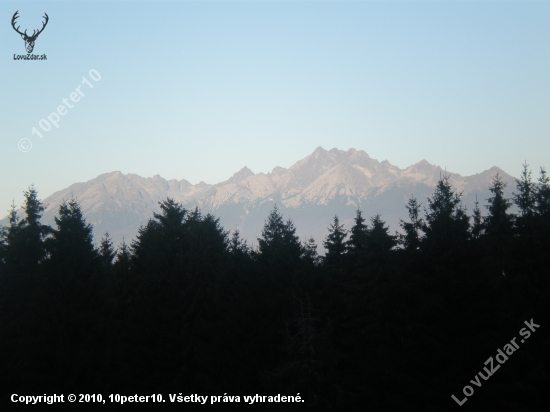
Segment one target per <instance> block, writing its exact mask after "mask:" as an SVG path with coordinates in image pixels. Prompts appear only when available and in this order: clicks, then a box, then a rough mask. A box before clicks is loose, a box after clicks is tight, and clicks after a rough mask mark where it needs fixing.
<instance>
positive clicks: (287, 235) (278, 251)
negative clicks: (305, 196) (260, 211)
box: [258, 205, 303, 269]
mask: <svg viewBox="0 0 550 412" xmlns="http://www.w3.org/2000/svg"><path fill="white" fill-rule="evenodd" d="M258 246H259V255H258V258H259V261H260V262H261V263H263V264H267V265H269V266H273V267H281V266H282V267H286V268H287V269H290V268H292V267H296V266H297V265H298V264H299V263H300V257H301V256H302V253H303V247H302V244H301V243H300V240H299V238H298V236H297V235H296V228H295V227H294V223H292V221H291V220H290V219H288V220H287V221H286V222H284V221H283V217H282V215H281V214H280V213H279V209H278V208H277V206H276V205H275V206H274V207H273V210H272V211H271V212H270V214H269V216H268V218H267V220H266V222H265V224H264V227H263V229H262V237H260V238H258Z"/></svg>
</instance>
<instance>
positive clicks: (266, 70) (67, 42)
mask: <svg viewBox="0 0 550 412" xmlns="http://www.w3.org/2000/svg"><path fill="white" fill-rule="evenodd" d="M16 10H19V15H20V17H19V20H18V24H20V25H21V28H22V29H25V28H28V31H29V32H31V33H32V31H33V29H35V28H39V27H41V21H42V16H43V13H44V12H46V13H48V15H49V17H50V21H49V23H48V26H47V27H46V29H45V30H44V32H43V33H42V34H40V36H39V37H38V39H37V41H36V45H35V50H34V52H33V53H34V54H38V55H40V54H43V53H45V54H46V55H47V58H48V59H47V61H19V60H17V61H15V60H14V59H13V55H14V54H25V49H24V42H23V40H22V39H21V38H20V36H19V35H18V34H17V33H15V31H14V30H13V29H12V27H11V24H10V21H11V18H12V16H13V13H15V11H16ZM0 22H1V24H0V38H1V42H0V61H1V64H0V90H1V94H0V99H1V112H0V113H1V114H0V116H1V117H0V118H1V120H2V122H1V124H2V131H1V138H0V153H2V161H1V163H0V176H1V180H0V214H2V216H4V215H5V214H4V213H3V212H2V211H6V210H7V209H8V208H9V205H10V204H11V200H12V199H15V202H16V204H18V205H21V203H22V192H23V190H25V189H26V188H27V187H28V185H29V184H31V183H35V185H36V186H37V188H38V190H39V194H40V196H41V197H42V198H45V197H46V196H48V195H50V194H51V193H53V192H54V191H57V190H60V189H62V188H64V187H67V186H68V185H70V184H71V183H74V182H78V181H86V180H89V179H92V178H94V177H96V176H97V175H99V174H101V173H106V172H111V171H114V170H120V171H122V172H123V173H129V172H131V173H136V174H139V175H141V176H153V175H155V174H160V175H161V176H163V177H165V178H167V179H172V178H176V179H182V178H184V179H187V180H189V181H191V182H192V183H198V182H199V181H200V180H204V181H206V182H208V183H217V182H219V181H222V180H225V179H227V178H229V177H230V176H231V175H232V174H233V173H234V172H236V171H238V170H239V169H240V168H241V167H243V166H245V165H246V166H248V167H250V168H251V169H252V170H253V171H254V172H269V171H271V170H272V168H273V167H275V166H283V167H288V166H290V165H291V164H292V163H294V162H295V161H297V160H299V159H301V158H303V157H305V156H306V155H308V154H310V153H311V152H312V151H313V150H314V149H315V148H316V147H317V146H323V147H324V148H326V149H331V148H333V147H337V148H339V149H344V150H347V149H349V148H352V147H353V148H356V149H362V150H365V151H366V152H367V153H368V154H369V155H370V156H371V157H373V158H375V159H378V160H380V161H382V160H384V159H387V160H388V161H389V162H390V163H392V164H395V165H397V166H399V167H401V168H404V167H407V166H409V165H411V164H413V163H416V162H418V161H419V160H421V159H423V158H425V159H426V160H428V161H429V162H430V163H433V164H436V165H440V166H442V167H447V170H449V171H452V172H458V173H461V174H463V175H469V174H474V173H477V172H481V171H483V170H485V169H488V168H490V167H491V166H494V165H496V166H499V167H501V168H502V169H504V170H505V171H506V172H508V173H510V174H513V175H516V176H517V175H519V172H520V170H521V164H522V163H523V162H524V160H527V162H528V163H529V164H530V165H531V166H532V168H533V169H534V172H535V173H534V174H535V175H536V174H537V173H536V171H537V170H538V168H539V166H544V167H546V168H547V169H548V168H549V166H550V162H549V159H550V156H549V154H550V139H549V138H550V114H549V113H550V2H547V1H544V2H529V1H516V2H507V1H486V2H485V1H418V2H417V1H402V2H393V1H388V2H382V1H373V2H369V1H300V2H296V1H219V2H215V1H211V2H201V1H194V2H175V1H173V2H162V1H143V2H117V1H99V2H92V1H89V2H86V1H78V2H77V1H72V2H68V1H55V2H53V1H52V2H48V1H40V2H27V1H23V2H22V1H19V2H10V1H2V2H1V3H0ZM90 69H95V70H97V71H98V72H99V73H100V74H101V80H100V81H98V82H93V80H91V79H90V77H89V74H88V73H89V71H90ZM83 77H86V78H87V79H88V80H89V81H90V82H91V83H92V84H93V86H94V88H93V89H90V88H89V87H88V86H86V85H83V86H82V87H81V91H82V92H83V93H84V94H85V96H84V97H82V99H81V100H80V101H79V102H78V103H74V107H73V108H72V109H69V110H68V113H67V114H66V115H65V116H63V117H61V120H60V121H59V128H57V129H56V128H52V130H50V131H49V132H43V131H42V130H41V129H40V128H39V126H38V122H39V121H40V120H41V119H44V118H46V117H47V116H48V115H49V114H50V113H51V112H54V111H55V110H56V109H57V106H58V105H60V104H61V100H62V99H63V98H69V95H70V94H71V92H74V90H75V88H76V87H78V86H79V85H81V84H82V78H83ZM69 101H70V100H69ZM33 127H36V128H37V129H38V130H40V131H41V132H42V134H43V138H39V137H37V136H36V135H32V134H31V130H32V128H33ZM22 138H28V139H30V140H31V142H32V145H33V147H32V149H31V150H30V151H29V152H26V153H23V152H21V151H20V150H19V149H18V142H19V140H20V139H22Z"/></svg>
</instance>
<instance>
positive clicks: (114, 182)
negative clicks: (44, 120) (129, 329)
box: [0, 147, 515, 250]
mask: <svg viewBox="0 0 550 412" xmlns="http://www.w3.org/2000/svg"><path fill="white" fill-rule="evenodd" d="M444 173H445V171H444V170H442V169H441V168H440V167H439V166H434V165H432V164H430V163H428V162H427V161H426V160H421V161H420V162H418V163H416V164H413V165H412V166H409V167H407V168H406V169H400V168H398V167H396V166H393V165H392V164H390V163H389V162H388V161H387V160H384V161H382V162H379V161H378V160H375V159H372V158H370V157H369V155H368V154H367V153H365V152H364V151H362V150H355V149H349V150H348V151H343V150H338V149H331V150H328V151H327V150H325V149H323V148H322V147H318V148H317V149H315V151H314V152H313V153H312V154H310V155H309V156H307V157H305V158H304V159H302V160H299V161H298V162H296V163H295V164H294V165H292V166H291V167H290V168H288V169H285V168H282V167H276V168H274V169H273V170H272V171H271V173H267V174H265V173H254V172H252V171H251V170H250V169H248V168H247V167H243V168H242V169H241V170H239V171H238V172H236V173H235V174H233V176H231V177H230V178H229V179H228V180H226V181H224V182H221V183H217V184H207V183H204V182H200V183H198V184H195V185H193V184H191V183H189V182H188V181H187V180H185V179H182V180H175V179H173V180H166V179H164V178H162V177H161V176H159V175H155V176H153V177H149V178H145V177H141V176H138V175H135V174H131V173H128V174H122V173H121V172H111V173H105V174H102V175H99V176H98V177H96V178H95V179H92V180H89V181H87V182H83V183H75V184H72V185H71V186H69V187H67V188H66V189H63V190H60V191H58V192H55V193H54V194H52V195H51V196H48V197H47V198H45V199H43V202H44V204H47V205H48V207H47V209H46V211H45V213H44V217H43V219H42V221H43V223H48V224H51V225H52V226H53V225H54V216H55V215H56V214H57V210H58V208H59V205H60V204H61V203H62V202H63V200H69V199H71V198H73V197H74V198H76V199H77V201H78V203H79V204H80V206H81V208H82V212H83V214H84V216H85V217H86V219H87V221H88V222H89V223H91V224H92V225H93V226H94V236H95V241H96V242H98V241H99V238H100V237H101V236H102V234H103V233H105V232H107V231H108V232H109V233H110V235H111V237H112V238H113V240H114V242H115V244H118V243H120V241H121V240H122V238H123V237H124V238H125V240H126V242H127V243H129V242H130V241H131V240H132V239H134V238H135V236H136V234H137V230H138V228H139V226H140V225H141V224H145V223H146V222H147V220H148V219H149V218H151V217H152V216H153V213H154V212H159V207H158V202H159V201H162V200H164V199H166V198H167V197H172V198H174V199H175V200H176V201H178V202H181V203H183V205H184V206H185V207H186V208H188V209H191V208H194V207H195V206H198V207H199V208H200V209H201V210H202V212H203V213H212V214H214V215H215V216H216V217H219V218H220V222H221V224H222V226H223V227H224V228H225V229H226V230H233V229H235V228H239V230H240V231H241V234H242V235H243V236H244V237H245V238H247V239H248V240H249V243H251V244H252V245H256V237H258V236H259V235H260V233H261V229H262V227H263V224H264V221H265V219H266V217H267V215H268V213H269V211H270V210H271V209H272V208H273V205H274V204H277V206H278V207H279V209H280V211H281V212H282V213H283V215H284V216H285V218H287V217H290V218H291V219H292V221H293V222H294V223H295V225H296V228H297V232H298V234H299V235H300V237H301V238H302V239H303V238H304V237H313V238H315V240H316V241H317V244H318V245H319V246H320V249H319V250H321V245H322V241H323V239H324V237H325V236H326V233H327V227H328V226H329V224H330V223H331V222H332V219H333V217H334V215H335V214H337V215H338V216H339V218H340V220H341V221H342V222H343V223H345V224H346V228H348V229H349V228H350V226H351V222H352V218H353V217H354V216H355V211H356V209H357V208H361V210H363V212H364V213H363V216H365V217H366V218H367V219H368V218H369V217H370V216H374V215H375V214H376V213H380V214H381V215H382V218H383V219H384V220H385V221H386V222H387V223H388V225H390V229H391V231H392V232H394V231H396V230H398V229H399V226H398V222H399V218H402V219H406V218H407V210H406V209H405V203H406V202H407V200H408V198H409V197H410V196H411V195H414V196H416V198H417V199H418V200H419V202H421V203H422V204H423V205H427V201H426V198H427V197H428V196H430V195H431V194H432V193H433V189H434V187H435V185H436V183H437V181H438V180H439V178H440V176H441V175H442V174H444ZM497 173H499V174H500V176H501V177H502V179H503V180H504V181H505V182H507V183H508V187H507V194H508V196H509V197H510V196H511V192H512V191H513V190H514V189H515V179H514V177H512V176H510V175H508V174H506V173H505V172H504V171H503V170H501V169H499V168H498V167H492V168H491V169H489V170H485V171H483V172H481V173H478V174H475V175H472V176H465V177H464V176H461V175H459V174H456V173H450V172H448V174H449V175H450V182H451V184H452V185H453V188H455V189H457V190H459V191H463V194H464V197H463V203H464V205H465V206H466V207H467V208H468V210H469V213H471V210H472V209H473V204H474V201H475V197H476V195H477V198H478V200H479V203H480V207H482V209H483V210H482V213H483V211H484V208H483V206H482V205H484V204H486V199H487V198H489V197H490V192H489V190H488V188H489V185H490V184H491V181H492V179H493V177H494V176H495V175H496V174H497ZM38 189H40V188H38ZM0 223H1V224H4V225H5V224H7V221H6V220H5V219H4V220H2V221H1V222H0Z"/></svg>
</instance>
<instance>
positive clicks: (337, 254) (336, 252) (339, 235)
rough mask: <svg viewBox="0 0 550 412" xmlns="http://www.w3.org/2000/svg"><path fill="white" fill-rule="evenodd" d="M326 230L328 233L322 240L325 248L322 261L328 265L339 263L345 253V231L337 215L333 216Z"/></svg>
mask: <svg viewBox="0 0 550 412" xmlns="http://www.w3.org/2000/svg"><path fill="white" fill-rule="evenodd" d="M328 230H329V233H328V235H327V237H326V238H325V241H324V242H323V245H324V247H325V249H326V252H325V259H324V261H325V263H326V264H327V265H329V266H336V265H340V264H341V263H342V262H343V260H344V254H345V253H346V237H347V235H348V234H347V231H346V230H344V225H343V224H342V225H341V224H340V220H339V219H338V216H334V221H333V222H332V224H331V225H330V227H329V228H328Z"/></svg>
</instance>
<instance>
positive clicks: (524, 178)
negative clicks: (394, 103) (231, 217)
mask: <svg viewBox="0 0 550 412" xmlns="http://www.w3.org/2000/svg"><path fill="white" fill-rule="evenodd" d="M505 186H506V185H505V183H504V182H503V181H502V179H501V178H500V177H499V176H498V175H497V176H496V177H495V178H494V180H493V182H492V184H491V187H490V188H489V189H490V192H491V197H490V198H489V199H486V204H485V205H484V206H485V207H486V209H487V213H486V215H482V213H481V209H480V205H479V203H478V202H477V201H476V204H475V208H474V210H473V211H472V214H471V215H470V214H468V211H467V210H466V208H465V207H464V205H463V204H462V201H461V197H462V194H461V193H459V192H457V191H456V190H454V189H453V187H452V185H451V184H450V182H449V177H448V176H443V177H442V178H441V179H440V180H439V182H438V183H437V186H436V188H435V190H434V192H433V194H432V195H431V196H430V197H429V198H427V199H426V200H425V201H424V202H420V201H419V200H418V199H416V198H414V197H411V198H410V199H409V200H408V202H407V203H406V205H405V209H404V211H407V212H408V218H407V219H406V220H401V221H400V227H401V229H402V230H401V232H400V233H397V232H395V233H393V234H392V233H391V232H390V229H389V228H388V227H387V225H386V223H385V222H384V220H383V219H382V216H381V215H379V214H378V215H376V216H374V217H372V218H370V222H367V220H366V219H365V218H364V217H363V215H362V212H361V211H360V210H357V212H356V216H355V218H354V220H353V224H352V226H351V227H350V228H349V230H348V229H346V228H345V226H344V225H343V224H341V223H340V220H339V218H338V216H335V217H334V220H333V222H332V223H331V224H330V226H329V228H328V229H329V232H328V235H327V236H326V238H325V239H324V241H323V246H324V249H325V251H326V253H325V255H324V256H319V254H318V252H317V245H316V243H315V240H314V239H307V240H305V241H300V239H299V237H298V236H297V235H296V228H295V226H294V223H293V222H292V221H291V220H290V219H287V220H285V219H284V218H283V216H282V214H281V213H280V211H279V210H278V209H277V207H276V206H275V207H274V208H273V209H272V211H271V212H270V214H269V216H268V217H267V219H266V221H265V225H264V227H263V230H262V232H261V236H260V238H258V239H257V245H254V246H252V245H249V244H248V243H247V241H245V240H243V239H242V238H241V237H240V234H239V231H238V230H235V231H233V232H232V233H231V232H228V231H225V230H224V229H223V228H222V227H221V226H220V224H219V219H217V218H216V217H215V216H213V215H211V214H206V215H205V214H203V213H202V212H201V211H200V209H198V208H195V209H193V210H187V209H185V208H184V207H183V206H182V205H181V204H178V203H177V202H175V201H174V200H173V199H170V198H168V199H166V200H165V201H163V202H160V212H159V213H155V214H154V217H153V218H152V219H150V220H149V221H148V222H147V224H146V225H145V226H142V227H141V228H140V229H139V231H138V235H137V237H136V239H134V240H133V241H132V242H131V243H130V244H126V243H125V242H124V241H123V242H122V244H121V245H119V246H118V247H117V248H115V246H114V245H113V243H112V240H111V239H110V237H109V235H108V234H106V235H105V236H104V237H103V238H102V239H101V241H100V242H99V245H95V244H94V242H93V237H92V229H93V228H92V226H91V225H90V224H88V223H87V222H86V220H85V219H84V217H83V215H82V211H81V209H80V206H79V204H78V203H77V202H76V200H74V199H73V200H69V201H67V202H64V203H63V204H61V205H60V206H59V211H58V215H57V216H56V217H55V227H50V226H48V225H43V224H42V223H41V222H40V219H41V217H42V214H43V212H44V210H45V208H44V205H43V203H42V202H41V201H40V200H39V198H38V193H37V190H36V189H35V188H34V187H33V186H31V187H30V188H29V189H28V190H27V191H25V192H24V196H25V204H24V206H23V210H24V216H23V217H19V216H18V213H17V211H16V207H15V205H12V208H11V210H10V212H9V225H8V226H7V227H3V228H2V229H1V231H0V370H1V372H2V375H3V376H4V377H6V378H7V380H6V384H4V387H3V389H4V390H5V391H6V393H10V394H11V393H18V394H29V395H30V394H43V393H90V394H91V393H103V395H104V396H106V395H108V394H111V393H120V394H135V393H137V394H153V393H162V394H164V395H165V398H167V396H168V394H169V393H174V394H176V393H183V394H184V395H185V394H191V393H197V394H200V395H223V394H229V395H240V396H241V398H242V396H244V395H252V396H253V395H255V394H260V395H277V394H281V395H296V394H297V393H300V396H301V397H302V399H304V400H305V402H304V403H302V404H283V403H281V404H258V405H252V406H251V405H247V406H246V407H247V408H249V409H251V410H265V411H279V410H280V411H283V410H289V411H292V410H303V409H308V410H361V409H363V410H367V409H366V408H369V409H372V410H424V411H441V410H451V409H452V408H456V407H457V406H456V405H455V402H454V401H453V400H452V399H451V395H452V394H453V393H454V394H461V393H462V388H463V387H464V386H465V385H467V384H468V382H469V381H470V379H472V377H473V376H474V375H475V374H476V373H477V371H478V370H479V369H481V366H483V364H484V362H485V361H486V360H487V358H488V357H489V356H492V355H493V354H494V352H495V351H496V350H497V349H498V348H500V347H502V346H503V345H504V344H505V343H506V342H508V341H509V340H510V339H511V338H513V337H514V336H517V331H518V330H519V329H520V328H521V327H522V324H523V322H524V321H526V320H530V319H534V321H535V323H537V324H540V325H541V328H540V330H539V331H537V333H536V334H535V336H533V337H532V338H531V339H530V340H529V341H527V342H525V344H522V346H521V347H520V349H519V350H518V352H517V353H516V354H514V355H513V356H511V357H510V359H509V360H508V361H507V363H506V364H505V365H502V368H501V371H499V373H498V374H495V375H494V376H493V377H491V379H490V380H487V381H486V382H483V386H482V387H480V388H479V389H476V393H475V395H474V396H473V397H472V398H471V399H469V401H468V402H467V403H466V404H465V405H464V406H462V407H463V408H465V409H470V410H499V411H508V410H509V411H515V410H517V411H520V410H521V411H526V410H545V409H544V408H548V407H550V401H549V395H548V387H550V355H549V351H548V348H549V345H548V343H549V336H550V335H549V332H548V330H549V329H550V307H549V302H550V299H549V297H550V294H549V292H550V288H549V284H550V282H549V279H550V278H549V276H550V253H549V252H550V178H549V177H548V176H547V174H546V172H545V171H544V169H541V171H540V176H539V178H538V179H537V181H533V179H532V177H531V171H530V170H529V169H528V166H527V165H524V167H523V172H522V174H521V177H520V179H518V180H517V181H516V191H515V193H514V195H513V198H512V199H508V198H505V196H504V189H505ZM513 204H515V205H516V206H517V210H518V213H516V214H512V213H511V212H510V208H511V207H512V205H513ZM12 406H13V405H12ZM165 406H167V407H168V406H170V405H169V404H167V405H165ZM172 406H177V405H172ZM200 408H201V409H209V406H207V405H204V406H202V405H201V406H200ZM218 408H221V409H223V410H233V409H235V410H241V409H243V408H245V406H244V405H239V404H231V405H229V404H226V405H222V406H220V405H218Z"/></svg>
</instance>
